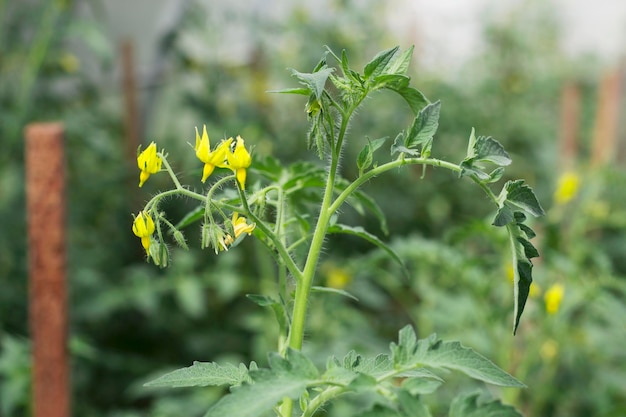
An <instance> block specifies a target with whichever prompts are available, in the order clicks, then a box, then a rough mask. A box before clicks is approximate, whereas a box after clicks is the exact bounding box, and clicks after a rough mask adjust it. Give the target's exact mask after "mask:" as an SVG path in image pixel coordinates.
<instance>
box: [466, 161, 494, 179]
mask: <svg viewBox="0 0 626 417" xmlns="http://www.w3.org/2000/svg"><path fill="white" fill-rule="evenodd" d="M459 166H460V167H461V171H459V178H461V177H466V176H472V175H474V176H475V177H476V178H478V179H479V180H481V181H488V182H491V181H490V180H491V176H490V175H489V174H487V173H486V172H484V171H483V170H482V169H480V168H476V167H474V160H473V159H465V160H463V161H462V162H461V164H460V165H459Z"/></svg>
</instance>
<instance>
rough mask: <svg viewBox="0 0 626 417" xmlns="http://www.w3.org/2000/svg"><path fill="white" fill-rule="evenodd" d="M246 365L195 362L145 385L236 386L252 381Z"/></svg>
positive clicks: (177, 386) (176, 386) (174, 386)
mask: <svg viewBox="0 0 626 417" xmlns="http://www.w3.org/2000/svg"><path fill="white" fill-rule="evenodd" d="M248 374H249V371H248V369H247V368H246V367H245V365H244V364H240V365H239V366H235V365H231V364H226V365H219V364H217V363H215V362H194V363H193V365H191V366H189V367H187V368H181V369H177V370H175V371H172V372H170V373H167V374H165V375H163V376H162V377H159V378H157V379H155V380H154V381H150V382H147V383H146V384H144V386H146V387H170V388H179V387H198V386H199V387H206V386H209V385H212V386H219V385H229V386H236V385H240V384H241V383H243V382H249V381H251V379H250V377H249V375H248Z"/></svg>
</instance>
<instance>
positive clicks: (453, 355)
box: [390, 326, 524, 387]
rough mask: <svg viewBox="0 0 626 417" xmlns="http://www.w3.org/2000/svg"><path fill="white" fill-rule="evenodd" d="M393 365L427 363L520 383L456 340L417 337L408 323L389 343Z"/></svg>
mask: <svg viewBox="0 0 626 417" xmlns="http://www.w3.org/2000/svg"><path fill="white" fill-rule="evenodd" d="M390 349H391V352H392V360H393V363H394V366H395V368H396V369H400V370H401V369H404V368H419V367H424V366H425V367H428V368H431V369H453V370H457V371H459V372H462V373H464V374H466V375H468V376H470V377H472V378H474V379H478V380H480V381H484V382H487V383H489V384H494V385H500V386H508V387H523V386H524V384H522V383H521V382H520V381H518V380H517V379H515V378H514V377H512V376H511V375H509V374H508V373H506V372H505V371H503V370H502V369H500V368H499V367H498V366H496V365H495V364H494V363H493V362H491V361H490V360H489V359H487V358H485V357H484V356H482V355H481V354H479V353H477V352H475V351H474V350H472V349H470V348H467V347H465V346H462V345H461V344H460V343H459V342H443V341H441V340H439V339H437V336H436V335H434V334H433V335H431V336H430V337H428V338H427V339H422V340H417V336H416V335H415V331H414V330H413V328H412V327H411V326H406V327H404V328H403V329H402V330H400V333H399V337H398V344H395V343H392V344H391V346H390Z"/></svg>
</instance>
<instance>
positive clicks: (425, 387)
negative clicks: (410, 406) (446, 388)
mask: <svg viewBox="0 0 626 417" xmlns="http://www.w3.org/2000/svg"><path fill="white" fill-rule="evenodd" d="M442 383H443V379H441V378H425V377H414V378H407V379H405V380H404V381H402V389H405V390H407V391H408V392H409V393H411V394H412V395H417V394H432V393H433V392H435V391H436V390H437V388H439V387H440V386H441V384H442Z"/></svg>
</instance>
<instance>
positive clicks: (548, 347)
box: [539, 339, 559, 362]
mask: <svg viewBox="0 0 626 417" xmlns="http://www.w3.org/2000/svg"><path fill="white" fill-rule="evenodd" d="M558 354H559V345H558V343H557V342H556V341H555V340H554V339H548V340H546V341H545V342H543V344H542V345H541V348H540V349H539V355H540V356H541V359H543V360H544V361H545V362H550V361H551V360H552V359H554V358H555V357H556V355H558Z"/></svg>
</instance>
